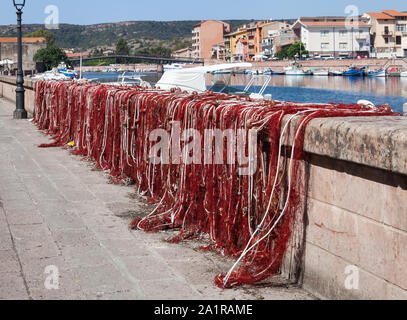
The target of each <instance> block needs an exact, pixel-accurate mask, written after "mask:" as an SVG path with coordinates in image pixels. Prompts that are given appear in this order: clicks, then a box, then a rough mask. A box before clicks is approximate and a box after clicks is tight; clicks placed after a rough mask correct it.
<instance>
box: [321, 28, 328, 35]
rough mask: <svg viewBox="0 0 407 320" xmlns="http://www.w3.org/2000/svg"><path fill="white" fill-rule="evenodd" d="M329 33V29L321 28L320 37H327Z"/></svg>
mask: <svg viewBox="0 0 407 320" xmlns="http://www.w3.org/2000/svg"><path fill="white" fill-rule="evenodd" d="M328 35H329V30H322V31H321V37H327V36H328Z"/></svg>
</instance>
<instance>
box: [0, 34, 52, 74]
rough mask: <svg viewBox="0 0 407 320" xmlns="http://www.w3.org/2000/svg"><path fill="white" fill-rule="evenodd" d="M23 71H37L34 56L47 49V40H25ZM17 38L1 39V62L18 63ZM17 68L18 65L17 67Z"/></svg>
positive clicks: (40, 38)
mask: <svg viewBox="0 0 407 320" xmlns="http://www.w3.org/2000/svg"><path fill="white" fill-rule="evenodd" d="M22 42H23V70H25V71H30V70H35V62H34V55H35V54H36V53H37V51H38V50H40V49H44V48H46V47H47V42H46V39H45V38H42V37H38V38H23V39H22ZM17 51H18V46H17V38H13V37H8V38H0V61H1V60H6V59H8V60H12V61H15V62H17V60H18V57H17ZM15 68H17V65H15Z"/></svg>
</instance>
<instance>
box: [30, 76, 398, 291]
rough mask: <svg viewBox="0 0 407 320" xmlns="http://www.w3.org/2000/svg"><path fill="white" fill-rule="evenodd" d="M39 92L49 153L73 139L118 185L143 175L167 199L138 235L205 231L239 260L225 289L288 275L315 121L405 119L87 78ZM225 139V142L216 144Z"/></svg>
mask: <svg viewBox="0 0 407 320" xmlns="http://www.w3.org/2000/svg"><path fill="white" fill-rule="evenodd" d="M35 94H36V96H35V115H34V120H35V123H36V124H37V126H38V128H39V129H41V130H45V132H46V133H48V134H49V135H52V138H53V140H54V142H53V143H52V144H49V145H42V146H40V147H52V146H64V145H66V144H67V143H69V142H72V141H73V142H74V147H73V152H75V153H76V154H78V155H82V156H86V157H88V158H89V159H91V160H93V161H95V162H96V164H97V166H98V167H99V168H101V169H103V170H108V171H109V173H110V174H111V176H112V177H114V178H115V179H117V180H120V179H125V178H131V179H133V180H134V181H135V183H136V186H137V189H138V192H139V193H140V194H143V195H146V196H148V197H149V199H150V202H151V203H157V207H156V209H155V210H154V212H152V213H151V214H150V215H148V216H147V217H145V218H144V219H138V220H136V221H134V222H133V223H132V227H133V228H139V229H141V230H145V231H148V232H154V231H159V230H164V229H180V233H179V235H178V236H176V237H175V238H173V239H172V241H174V242H177V241H181V240H183V239H188V238H194V237H201V236H203V235H206V237H208V238H209V241H210V245H209V246H207V247H205V248H202V249H205V250H214V251H217V252H219V253H221V254H224V255H227V256H232V257H235V258H236V259H237V261H236V264H235V265H234V266H233V267H232V269H231V270H230V271H229V273H227V274H222V275H218V276H216V278H215V284H216V285H218V286H220V287H224V288H226V287H231V286H236V285H242V284H251V283H256V282H259V281H262V280H264V279H267V278H269V277H270V276H273V275H275V274H277V273H278V272H279V270H280V267H281V263H282V260H283V258H284V254H285V251H286V248H287V244H288V242H289V239H290V235H291V229H290V225H291V223H292V220H293V217H294V216H295V215H296V214H297V215H298V214H303V212H302V208H300V206H299V203H300V201H299V198H300V194H301V192H302V191H301V179H302V175H301V172H300V169H299V163H300V161H297V160H301V159H302V157H303V142H304V135H305V129H306V126H307V124H308V123H309V122H310V121H311V120H312V119H315V118H322V117H349V116H382V115H394V113H393V112H392V111H391V110H390V108H389V107H388V106H382V107H369V106H363V105H337V104H324V105H320V104H299V103H288V102H284V103H283V102H277V101H260V102H259V101H251V100H250V99H248V98H242V97H238V96H231V95H225V94H217V93H212V92H206V93H202V94H196V93H193V94H189V93H185V92H181V91H176V90H173V91H171V92H170V91H162V90H159V89H156V88H153V89H144V88H138V87H136V88H124V87H113V86H107V85H99V84H91V83H79V82H58V81H52V82H47V81H37V82H36V84H35ZM208 133H209V134H208ZM216 133H218V134H219V133H220V137H221V138H220V139H218V140H216V139H213V140H211V137H212V138H213V137H219V135H216ZM211 134H213V135H212V136H211ZM157 146H161V148H157ZM283 146H285V147H283ZM287 146H288V147H287ZM283 155H284V156H285V157H283ZM282 158H285V159H286V160H284V161H281V159H282Z"/></svg>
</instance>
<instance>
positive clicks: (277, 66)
mask: <svg viewBox="0 0 407 320" xmlns="http://www.w3.org/2000/svg"><path fill="white" fill-rule="evenodd" d="M218 63H224V62H223V61H218V60H205V65H213V64H218ZM250 63H252V64H253V68H255V69H264V68H272V69H273V70H275V71H283V70H284V68H285V67H288V66H289V65H290V64H291V61H288V60H287V61H264V62H250ZM300 63H301V65H302V66H303V67H304V69H311V68H329V69H331V70H345V69H347V67H348V66H350V65H356V66H359V67H363V66H370V67H372V68H380V67H383V66H385V67H387V68H388V67H396V68H401V69H404V70H407V60H406V59H394V60H389V59H345V60H305V61H300Z"/></svg>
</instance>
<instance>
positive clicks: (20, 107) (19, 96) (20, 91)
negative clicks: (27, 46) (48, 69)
mask: <svg viewBox="0 0 407 320" xmlns="http://www.w3.org/2000/svg"><path fill="white" fill-rule="evenodd" d="M13 3H14V6H15V7H16V9H17V47H18V70H17V81H16V83H17V89H16V110H15V111H14V119H27V111H26V110H25V103H24V94H25V89H24V74H23V44H22V32H21V16H22V14H23V11H22V10H23V8H24V6H25V0H13Z"/></svg>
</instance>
